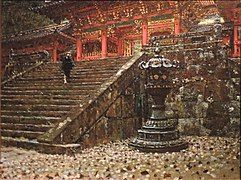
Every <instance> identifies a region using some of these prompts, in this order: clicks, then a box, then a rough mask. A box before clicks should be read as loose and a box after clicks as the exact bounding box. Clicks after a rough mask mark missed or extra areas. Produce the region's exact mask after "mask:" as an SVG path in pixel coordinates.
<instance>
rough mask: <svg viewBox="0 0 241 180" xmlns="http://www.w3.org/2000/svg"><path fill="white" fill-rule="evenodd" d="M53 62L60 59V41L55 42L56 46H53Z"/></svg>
mask: <svg viewBox="0 0 241 180" xmlns="http://www.w3.org/2000/svg"><path fill="white" fill-rule="evenodd" d="M52 58H53V59H52V60H53V62H57V61H58V41H55V42H54V47H53V56H52Z"/></svg>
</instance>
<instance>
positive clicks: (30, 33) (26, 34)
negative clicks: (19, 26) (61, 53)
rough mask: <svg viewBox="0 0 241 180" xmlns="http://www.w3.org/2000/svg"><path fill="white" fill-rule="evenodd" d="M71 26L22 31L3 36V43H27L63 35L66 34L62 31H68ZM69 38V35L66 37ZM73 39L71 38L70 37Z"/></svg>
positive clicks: (54, 26) (53, 26)
mask: <svg viewBox="0 0 241 180" xmlns="http://www.w3.org/2000/svg"><path fill="white" fill-rule="evenodd" d="M70 27H71V25H70V24H69V23H68V24H61V25H57V24H53V25H50V26H46V27H42V28H39V29H32V30H27V31H21V32H19V33H17V34H10V35H6V36H3V38H2V41H3V42H4V43H6V42H17V41H25V40H32V39H36V38H43V37H46V36H49V35H54V34H56V35H57V34H59V35H62V34H64V33H63V32H62V31H65V30H67V29H68V28H70ZM65 36H67V35H65ZM68 38H71V37H68Z"/></svg>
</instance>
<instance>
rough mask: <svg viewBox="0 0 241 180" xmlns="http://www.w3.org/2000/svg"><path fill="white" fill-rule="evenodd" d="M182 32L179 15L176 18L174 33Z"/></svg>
mask: <svg viewBox="0 0 241 180" xmlns="http://www.w3.org/2000/svg"><path fill="white" fill-rule="evenodd" d="M180 33H181V20H180V17H179V16H175V18H174V34H175V35H178V34H180Z"/></svg>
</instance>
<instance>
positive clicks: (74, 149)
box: [1, 137, 82, 155]
mask: <svg viewBox="0 0 241 180" xmlns="http://www.w3.org/2000/svg"><path fill="white" fill-rule="evenodd" d="M1 139H2V144H3V145H4V146H14V147H17V148H25V149H31V150H36V151H38V152H40V153H48V154H68V155H74V154H76V153H78V152H81V149H82V148H81V145H80V144H47V143H39V142H37V140H29V139H23V138H16V137H15V138H12V137H2V138H1Z"/></svg>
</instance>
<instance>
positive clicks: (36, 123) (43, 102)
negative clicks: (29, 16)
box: [1, 58, 130, 152]
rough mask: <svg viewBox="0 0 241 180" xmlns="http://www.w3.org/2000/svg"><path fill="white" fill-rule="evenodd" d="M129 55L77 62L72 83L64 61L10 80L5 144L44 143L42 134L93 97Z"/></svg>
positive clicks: (4, 103)
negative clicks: (66, 78)
mask: <svg viewBox="0 0 241 180" xmlns="http://www.w3.org/2000/svg"><path fill="white" fill-rule="evenodd" d="M129 59H130V58H121V59H120V58H112V59H104V60H98V61H81V62H76V66H75V68H74V69H73V71H72V73H71V81H70V82H69V83H68V84H63V74H62V72H61V70H60V68H59V67H60V64H59V63H49V62H48V63H45V64H43V65H41V66H39V67H37V68H35V69H33V70H32V71H30V72H28V73H26V74H24V75H23V76H21V77H18V78H16V79H15V80H14V81H10V82H8V83H6V84H5V85H4V86H2V93H1V135H2V142H3V144H4V145H11V146H18V147H24V148H33V147H34V146H39V145H41V142H39V140H38V138H39V137H41V136H44V134H45V133H46V132H48V131H49V130H50V129H52V128H54V127H56V124H58V123H61V121H62V119H63V117H64V116H67V115H68V113H69V112H70V111H74V110H77V111H78V109H79V108H81V107H82V106H84V105H85V101H86V99H91V97H92V95H93V94H94V93H95V92H96V91H98V90H99V88H100V86H101V85H102V84H103V83H104V82H106V81H107V80H108V79H109V78H110V77H112V76H113V75H115V74H116V73H117V71H118V70H119V69H120V67H121V66H122V65H124V64H125V63H126V62H127V61H128V60H129ZM40 139H41V138H40ZM51 144H53V142H52V143H51V142H50V143H48V144H46V142H43V143H42V150H41V151H42V152H48V150H47V148H46V147H47V146H48V147H50V149H52V148H53V147H52V146H53V145H52V146H51ZM44 145H45V146H44ZM61 147H62V145H61ZM37 149H39V147H38V148H37ZM43 149H45V150H43ZM50 151H52V150H50Z"/></svg>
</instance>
